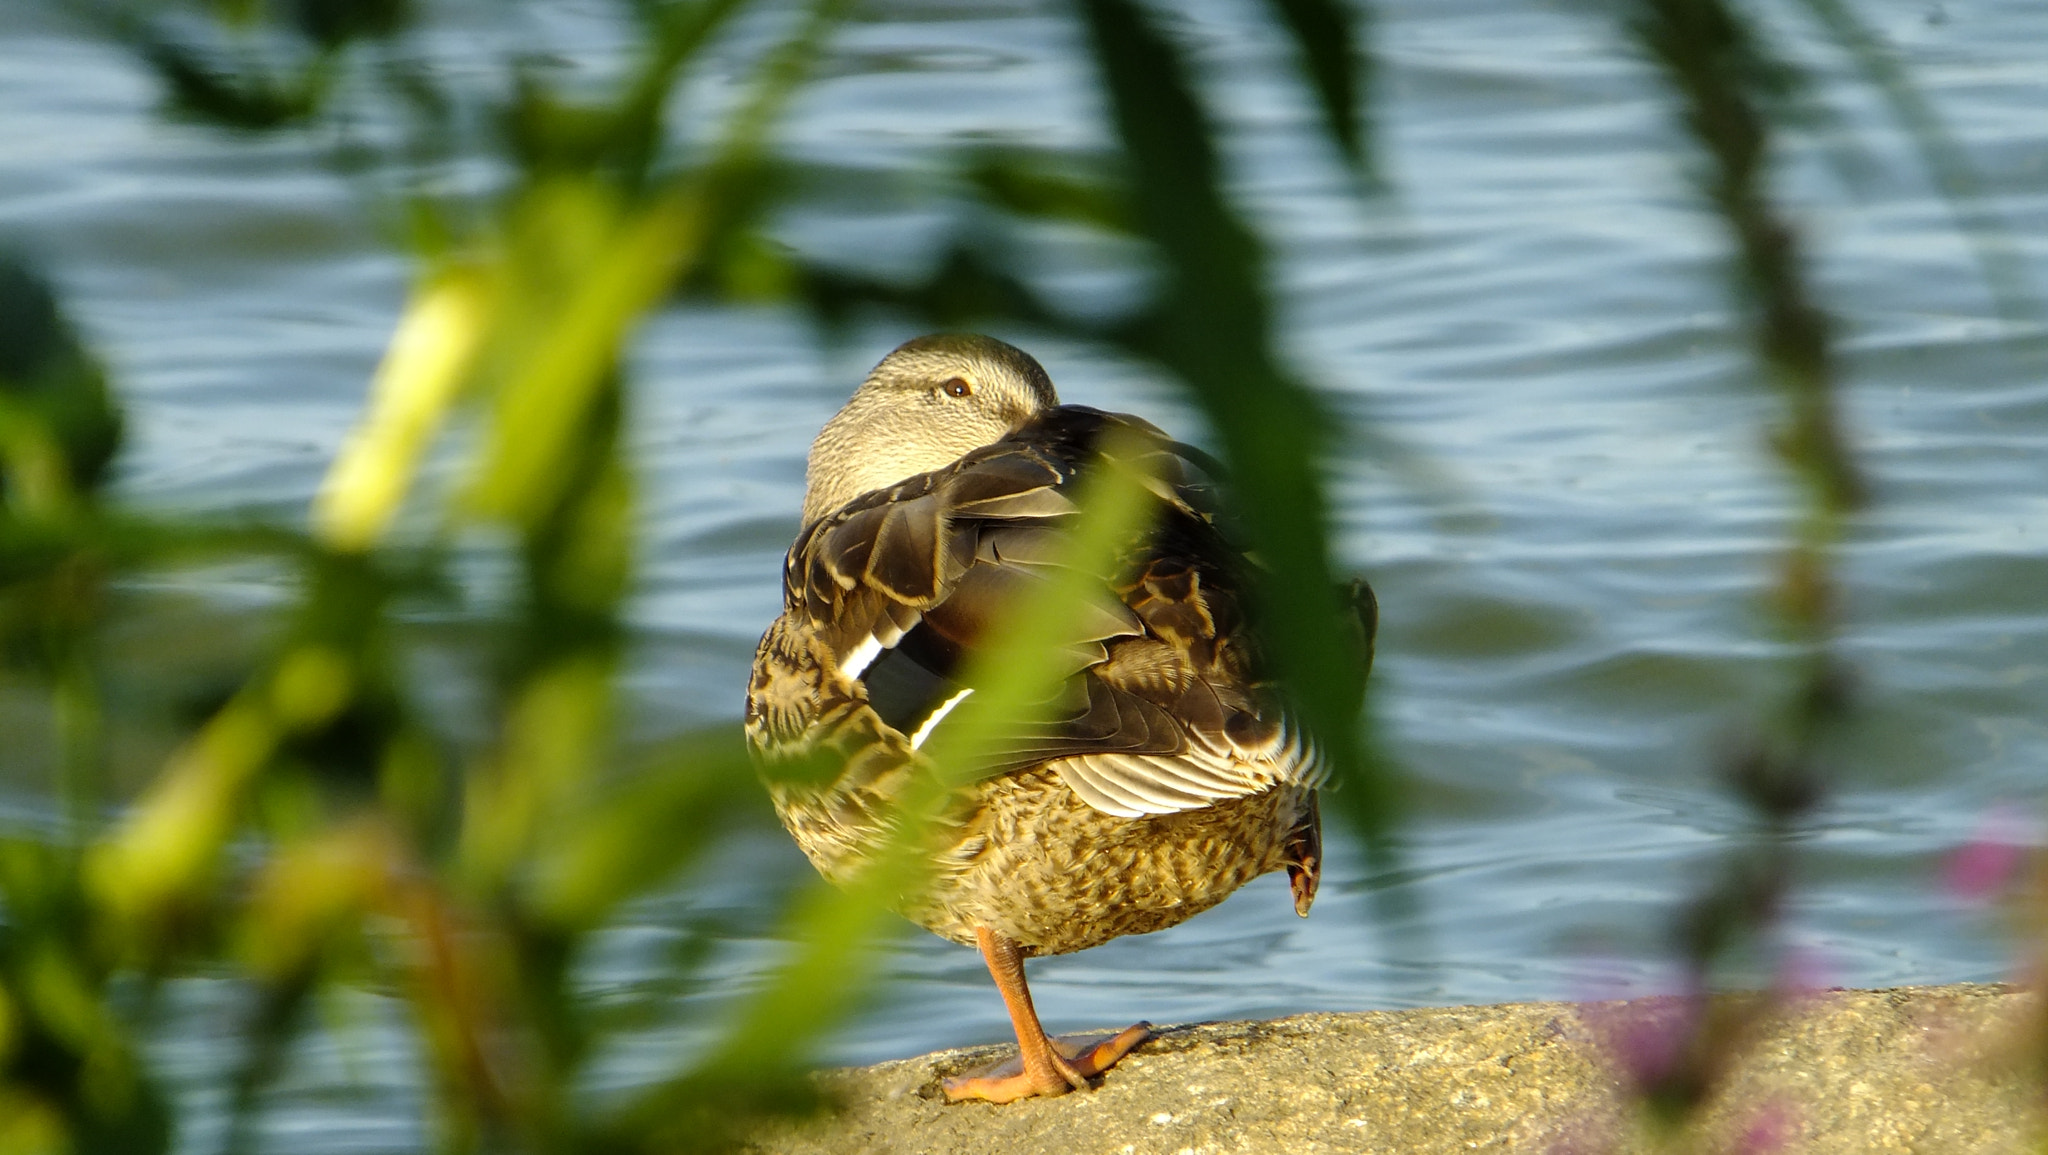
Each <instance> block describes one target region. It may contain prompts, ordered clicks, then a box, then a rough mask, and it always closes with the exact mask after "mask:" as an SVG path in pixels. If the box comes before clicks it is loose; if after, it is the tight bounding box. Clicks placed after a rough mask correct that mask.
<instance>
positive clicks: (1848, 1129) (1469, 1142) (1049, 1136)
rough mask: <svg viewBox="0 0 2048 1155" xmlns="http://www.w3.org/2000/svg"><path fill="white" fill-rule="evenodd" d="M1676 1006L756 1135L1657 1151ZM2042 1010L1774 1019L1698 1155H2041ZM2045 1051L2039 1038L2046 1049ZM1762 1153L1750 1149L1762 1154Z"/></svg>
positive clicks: (1071, 1145) (814, 1144) (915, 1142)
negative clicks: (1644, 1046) (1631, 1078)
mask: <svg viewBox="0 0 2048 1155" xmlns="http://www.w3.org/2000/svg"><path fill="white" fill-rule="evenodd" d="M1682 1013H1684V1008H1683V1007H1682V1006H1681V1005H1680V1004H1679V1003H1677V1002H1676V1001H1675V1000H1671V999H1637V1000H1631V1001H1628V1002H1613V1003H1514V1004H1508V1005H1504V1006H1492V1007H1446V1008H1431V1009H1424V1010H1410V1011H1375V1012H1368V1013H1364V1014H1311V1015H1297V1016H1295V1017H1293V1018H1286V1019H1277V1020H1273V1021H1271V1022H1232V1023H1201V1024H1196V1025H1192V1026H1181V1027H1168V1028H1162V1029H1161V1031H1160V1034H1159V1037H1157V1038H1155V1039H1153V1040H1152V1041H1150V1042H1148V1043H1146V1044H1145V1045H1144V1046H1143V1047H1141V1048H1140V1049H1139V1050H1138V1051H1136V1052H1134V1053H1133V1054H1132V1055H1131V1056H1130V1057H1128V1058H1126V1059H1125V1060H1124V1061H1123V1062H1122V1063H1121V1064H1119V1065H1118V1066H1117V1067H1116V1068H1115V1069H1114V1070H1112V1071H1110V1072H1109V1074H1108V1077H1107V1078H1106V1079H1105V1080H1103V1082H1102V1085H1101V1086H1100V1087H1098V1088H1097V1089H1096V1090H1094V1091H1093V1092H1090V1093H1085V1094H1083V1093H1076V1094H1071V1095H1066V1096H1062V1097H1060V1098H1057V1099H1039V1100H1027V1101H1025V1102H1021V1103H1014V1104H1010V1105H1008V1106H1004V1107H993V1106H989V1105H987V1104H982V1103H969V1104H961V1105H957V1106H948V1105H946V1104H945V1103H943V1102H941V1101H940V1100H939V1099H938V1098H936V1091H937V1081H938V1080H939V1079H940V1078H941V1077H943V1076H946V1075H951V1074H956V1073H958V1072H960V1071H962V1070H966V1069H968V1068H971V1067H974V1066H976V1065H978V1064H981V1063H985V1062H989V1061H991V1060H992V1059H993V1058H997V1057H1000V1056H1001V1055H1003V1054H1004V1053H1005V1052H1006V1050H1007V1048H1003V1047H980V1048H973V1049H969V1050H958V1051H942V1052H939V1053H937V1054H932V1055H926V1056H923V1057H921V1058H917V1059H905V1060H900V1061H897V1062H890V1063H882V1064H879V1065H877V1066H873V1067H865V1068H860V1069H855V1070H836V1071H828V1072H823V1073H821V1074H820V1075H819V1079H820V1080H821V1081H822V1082H823V1083H824V1085H825V1086H826V1087H827V1088H828V1089H829V1091H830V1092H831V1093H832V1095H833V1096H834V1097H835V1098H836V1099H837V1100H838V1101H839V1102H840V1103H841V1104H842V1106H841V1109H840V1110H839V1111H838V1112H837V1113H835V1114H833V1115H831V1116H827V1117H823V1118H818V1119H812V1120H808V1121H803V1122H783V1123H777V1124H774V1125H772V1126H770V1127H767V1128H765V1129H764V1130H762V1131H761V1132H759V1133H757V1134H756V1135H755V1136H754V1138H753V1140H752V1141H751V1143H750V1144H749V1150H750V1151H753V1152H756V1153H758V1155H808V1153H812V1152H816V1153H819V1155H825V1153H830V1155H865V1153H874V1155H882V1153H885V1152H886V1153H889V1155H951V1153H955V1152H959V1153H969V1152H971V1153H973V1155H1009V1153H1013V1152H1014V1153H1017V1155H1034V1153H1039V1152H1043V1153H1047V1155H1053V1153H1057V1155H1095V1153H1098V1152H1100V1153H1106V1155H1115V1153H1129V1155H1152V1153H1155V1152H1157V1153H1161V1155H1225V1153H1237V1152H1244V1153H1246V1155H1252V1153H1256V1155H1273V1153H1289V1155H1294V1153H1299V1155H1312V1153H1318V1152H1389V1153H1393V1152H1399V1153H1402V1155H1428V1153H1431V1152H1450V1151H1459V1152H1468V1151H1501V1152H1507V1151H1514V1152H1523V1151H1528V1152H1567V1151H1568V1152H1574V1153H1586V1155H1591V1153H1594V1152H1608V1151H1617V1152H1633V1151H1647V1150H1651V1149H1653V1148H1652V1145H1651V1144H1649V1142H1648V1140H1647V1139H1646V1138H1645V1134H1644V1133H1643V1132H1642V1131H1641V1128H1640V1127H1638V1126H1637V1123H1638V1120H1637V1119H1636V1116H1635V1114H1634V1112H1633V1108H1632V1107H1631V1106H1630V1105H1629V1103H1628V1102H1627V1099H1626V1097H1625V1096H1624V1095H1623V1094H1622V1084H1621V1081H1620V1079H1619V1077H1618V1076H1617V1075H1616V1073H1615V1070H1614V1062H1613V1059H1612V1057H1611V1056H1612V1053H1613V1050H1614V1045H1615V1040H1616V1038H1617V1037H1618V1036H1619V1035H1621V1034H1624V1033H1630V1034H1633V1033H1634V1032H1640V1031H1646V1032H1648V1033H1649V1034H1650V1035H1651V1036H1654V1035H1655V1033H1656V1026H1655V1024H1656V1023H1658V1022H1659V1021H1660V1019H1666V1020H1668V1019H1669V1018H1670V1017H1671V1016H1673V1015H1677V1014H1682ZM2040 1015H2041V1003H2040V999H2039V997H2038V996H2037V995H2034V994H2030V993H2023V992H2018V991H2015V990H2013V989H2011V988H2007V987H2002V986H1987V985H1978V984H1960V985H1954V986H1941V987H1908V988H1900V989H1896V990H1885V991H1834V992H1828V993H1824V994H1815V995H1812V996H1810V997H1807V998H1802V999H1800V1000H1798V1001H1797V1002H1796V1003H1794V1004H1792V1005H1791V1006H1789V1007H1787V1008H1784V1009H1783V1010H1781V1011H1778V1012H1775V1013H1773V1014H1772V1015H1771V1017H1770V1018H1769V1019H1768V1020H1767V1021H1765V1022H1763V1023H1761V1024H1759V1029H1758V1030H1757V1031H1756V1032H1755V1033H1754V1034H1753V1036H1752V1037H1750V1038H1749V1039H1748V1040H1747V1041H1746V1042H1745V1043H1744V1044H1743V1045H1742V1046H1740V1047H1738V1048H1736V1049H1735V1052H1734V1055H1735V1065H1734V1069H1733V1070H1732V1072H1730V1074H1729V1075H1728V1077H1727V1078H1726V1079H1725V1080H1724V1081H1723V1086H1722V1088H1721V1090H1720V1091H1719V1093H1718V1094H1717V1095H1716V1096H1715V1098H1714V1100H1713V1101H1712V1102H1711V1103H1710V1104H1709V1105H1708V1106H1707V1108H1706V1109H1705V1111H1704V1112H1703V1114H1702V1116H1701V1119H1700V1121H1699V1123H1700V1129H1699V1132H1698V1134H1699V1136H1700V1137H1702V1138H1703V1139H1704V1140H1705V1142H1703V1143H1689V1144H1685V1145H1683V1146H1682V1147H1679V1148H1675V1149H1681V1150H1700V1151H1725V1150H1730V1149H1742V1148H1744V1147H1748V1148H1749V1149H1751V1150H1755V1151H1758V1152H1762V1151H1766V1150H1775V1151H1786V1152H1792V1151H1799V1152H1844V1153H1847V1152H1858V1153H1861V1152H1870V1151H1905V1152H1929V1153H1932V1152H1943V1153H1947V1152H1973V1153H1979V1152H2014V1153H2018V1152H2021V1151H2039V1150H2040V1149H2041V1148H2040V1146H2039V1143H2040V1141H2041V1139H2042V1138H2043V1136H2044V1135H2048V1129H2044V1123H2048V1114H2044V1111H2043V1104H2044V1102H2048V1096H2044V1093H2043V1091H2044V1088H2043V1086H2042V1084H2041V1083H2040V1082H2038V1081H2033V1082H2030V1081H2029V1080H2028V1079H2027V1078H2026V1077H2025V1076H2024V1075H2023V1074H2022V1072H2021V1067H2020V1064H2019V1062H2018V1059H2019V1053H2020V1051H2019V1047H2020V1044H2021V1042H2022V1040H2023V1039H2024V1037H2025V1036H2024V1034H2023V1032H2024V1031H2025V1030H2026V1029H2027V1028H2028V1027H2029V1025H2030V1024H2038V1023H2039V1021H2040ZM2036 1037H2037V1038H2038V1036H2036ZM1745 1136H1748V1137H1749V1139H1748V1141H1747V1142H1745V1141H1744V1137H1745Z"/></svg>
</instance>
